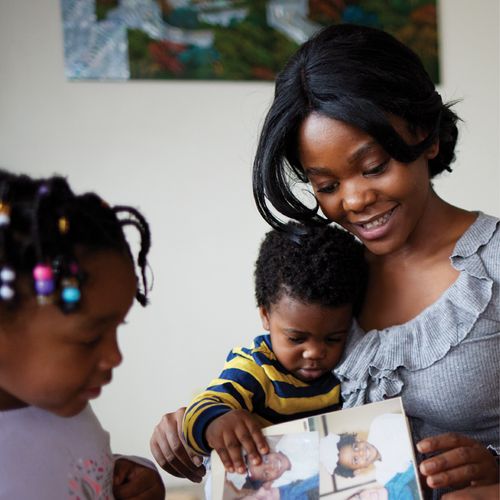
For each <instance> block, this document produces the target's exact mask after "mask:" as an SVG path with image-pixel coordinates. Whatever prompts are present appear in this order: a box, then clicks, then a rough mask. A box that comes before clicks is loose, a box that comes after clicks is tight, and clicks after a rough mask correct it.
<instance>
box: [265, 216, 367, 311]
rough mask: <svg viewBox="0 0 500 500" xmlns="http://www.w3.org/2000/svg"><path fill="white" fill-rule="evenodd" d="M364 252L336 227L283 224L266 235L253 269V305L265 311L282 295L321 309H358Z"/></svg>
mask: <svg viewBox="0 0 500 500" xmlns="http://www.w3.org/2000/svg"><path fill="white" fill-rule="evenodd" d="M363 254H364V247H363V245H361V243H359V242H358V241H357V240H356V239H355V238H354V236H352V235H351V234H350V233H348V232H347V231H345V230H343V229H341V228H339V227H336V226H320V227H317V226H316V227H311V226H309V227H307V226H304V225H301V224H298V223H296V222H289V223H288V224H287V227H286V231H282V230H276V229H273V230H271V231H269V232H268V233H267V234H266V236H265V238H264V240H263V242H262V244H261V247H260V251H259V256H258V258H257V261H256V264H255V297H256V300H257V306H259V307H260V306H263V307H265V308H266V309H269V307H270V306H271V305H273V304H276V303H277V302H278V301H279V300H280V299H281V298H282V297H283V295H288V296H290V297H292V298H294V299H297V300H299V301H302V302H304V303H313V304H318V305H321V306H327V307H338V306H341V305H345V304H353V305H354V306H355V308H357V306H358V305H359V302H360V299H361V297H362V292H363V290H364V284H365V281H366V279H365V278H366V263H365V260H364V257H363Z"/></svg>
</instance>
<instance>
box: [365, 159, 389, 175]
mask: <svg viewBox="0 0 500 500" xmlns="http://www.w3.org/2000/svg"><path fill="white" fill-rule="evenodd" d="M388 165H389V160H385V161H383V162H382V163H380V164H379V165H377V166H376V167H373V168H370V169H368V170H366V171H365V172H363V175H364V176H365V177H366V176H370V175H380V174H383V173H384V172H385V171H386V170H387V167H388Z"/></svg>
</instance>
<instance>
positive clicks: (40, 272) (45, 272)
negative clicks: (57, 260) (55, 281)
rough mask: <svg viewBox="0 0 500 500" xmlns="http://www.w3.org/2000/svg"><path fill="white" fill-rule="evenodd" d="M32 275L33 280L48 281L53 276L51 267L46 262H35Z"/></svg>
mask: <svg viewBox="0 0 500 500" xmlns="http://www.w3.org/2000/svg"><path fill="white" fill-rule="evenodd" d="M33 277H34V278H35V280H37V281H39V280H41V281H48V280H51V279H52V278H53V277H54V273H53V272H52V267H50V266H48V265H46V264H37V265H36V266H35V268H34V269H33Z"/></svg>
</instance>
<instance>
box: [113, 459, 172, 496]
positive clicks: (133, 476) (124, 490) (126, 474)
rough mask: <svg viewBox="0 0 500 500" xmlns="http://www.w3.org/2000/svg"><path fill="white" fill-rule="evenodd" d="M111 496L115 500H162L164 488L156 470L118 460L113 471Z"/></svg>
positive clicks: (128, 461)
mask: <svg viewBox="0 0 500 500" xmlns="http://www.w3.org/2000/svg"><path fill="white" fill-rule="evenodd" d="M113 495H114V496H115V498H116V500H122V499H136V500H164V498H165V486H164V485H163V481H162V480H161V477H160V475H159V474H158V472H157V471H156V470H154V469H150V468H149V467H145V466H144V465H140V464H137V463H135V462H131V461H130V460H127V459H126V458H119V459H118V460H117V461H116V462H115V469H114V471H113Z"/></svg>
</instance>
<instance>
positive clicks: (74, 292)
mask: <svg viewBox="0 0 500 500" xmlns="http://www.w3.org/2000/svg"><path fill="white" fill-rule="evenodd" d="M81 296H82V294H81V293H80V290H79V289H78V288H76V287H74V286H68V287H65V288H64V289H63V291H62V293H61V298H62V300H63V301H64V302H71V303H75V302H79V301H80V298H81Z"/></svg>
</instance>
